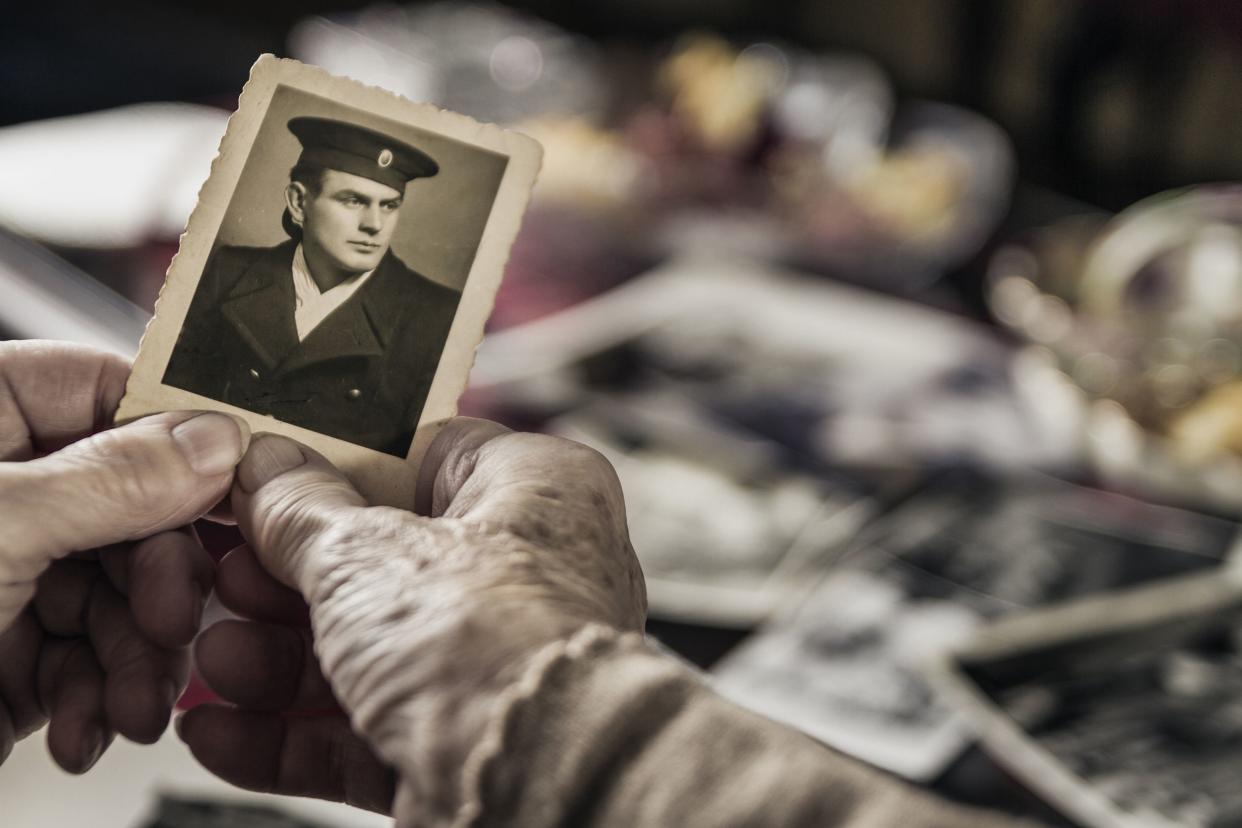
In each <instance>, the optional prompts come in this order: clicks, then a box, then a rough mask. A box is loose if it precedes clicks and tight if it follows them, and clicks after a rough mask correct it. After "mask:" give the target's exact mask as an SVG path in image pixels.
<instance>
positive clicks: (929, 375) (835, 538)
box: [463, 258, 1072, 627]
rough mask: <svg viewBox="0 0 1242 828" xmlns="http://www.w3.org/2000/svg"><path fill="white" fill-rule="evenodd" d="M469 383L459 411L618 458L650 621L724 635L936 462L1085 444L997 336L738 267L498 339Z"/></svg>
mask: <svg viewBox="0 0 1242 828" xmlns="http://www.w3.org/2000/svg"><path fill="white" fill-rule="evenodd" d="M893 330H901V331H902V332H903V336H902V337H900V338H894V337H893V336H891V334H889V333H888V332H890V331H893ZM471 381H472V389H471V392H470V394H469V395H468V397H467V400H466V401H465V404H464V406H463V409H464V411H465V413H471V414H476V415H481V416H489V417H492V418H495V419H499V420H501V421H504V422H509V423H512V424H514V425H520V426H523V427H528V428H529V427H534V428H539V429H542V430H545V431H548V432H551V433H555V434H560V435H563V436H567V437H571V438H573V439H576V440H579V441H581V442H584V443H587V444H588V445H591V446H594V447H595V448H597V449H598V450H600V451H601V452H603V453H604V454H605V455H606V456H607V457H608V458H609V459H610V460H611V461H612V463H613V464H614V465H615V466H616V468H617V470H618V473H619V475H620V477H621V480H622V484H623V486H624V489H625V492H626V497H627V506H628V511H629V516H630V528H631V532H632V534H633V537H634V546H635V548H636V549H637V550H638V554H639V557H640V558H641V560H642V563H643V567H644V571H645V572H646V574H647V581H648V590H649V597H650V604H651V612H652V614H653V616H655V617H659V618H664V619H674V620H683V621H693V622H699V623H708V624H714V625H728V626H738V627H750V626H753V625H755V624H756V623H758V622H761V621H763V620H764V619H766V618H767V617H769V616H770V615H771V614H772V612H773V611H774V610H775V609H777V608H779V607H787V606H789V605H790V604H791V602H796V600H798V598H799V597H800V596H801V595H803V594H805V592H806V589H807V587H808V586H809V585H812V584H813V583H814V582H815V580H816V579H817V578H818V576H819V575H820V574H821V573H822V572H823V571H825V569H826V568H828V566H829V565H830V563H831V560H832V558H833V557H834V556H835V555H837V554H839V553H840V551H841V550H842V549H843V548H844V547H845V546H846V545H847V544H848V543H849V542H850V541H852V540H853V539H854V538H855V537H856V536H857V535H858V533H859V531H860V530H861V529H862V527H864V526H865V525H866V524H867V523H869V522H870V521H871V519H873V518H874V517H875V516H876V515H877V514H879V513H880V512H882V511H883V509H884V508H885V506H886V504H888V503H889V502H891V501H893V500H894V499H895V498H897V497H899V496H901V495H903V494H904V493H905V492H906V491H908V490H909V488H910V487H911V486H912V485H915V484H917V481H918V479H919V477H920V476H921V475H922V470H923V469H925V468H926V467H927V466H929V465H937V464H942V463H956V462H959V461H963V460H966V461H977V462H978V463H981V464H984V465H996V466H1002V467H1004V466H1010V465H1022V466H1024V465H1029V464H1040V463H1056V462H1060V460H1061V459H1062V458H1064V457H1065V456H1067V455H1069V454H1071V453H1072V446H1070V445H1069V444H1068V443H1067V442H1066V441H1065V440H1064V439H1063V436H1064V431H1063V429H1062V428H1061V424H1060V422H1059V421H1049V422H1040V421H1039V420H1038V418H1033V417H1031V416H1029V415H1028V414H1027V413H1026V409H1025V407H1024V406H1022V405H1021V404H1020V401H1019V400H1018V399H1017V397H1016V395H1015V393H1014V390H1013V382H1012V376H1011V364H1010V361H1009V352H1008V351H1006V350H1005V348H1004V347H1003V346H1002V345H1001V344H1000V343H998V342H997V341H995V340H994V339H992V338H991V337H990V336H989V335H988V334H987V332H986V331H984V330H982V329H977V328H975V327H973V326H972V325H970V323H968V322H965V321H963V320H960V319H957V318H954V317H949V316H947V315H945V314H940V313H937V312H934V311H929V310H924V309H921V308H915V307H912V306H910V305H908V304H906V303H903V302H900V301H897V300H892V299H886V298H884V297H880V296H878V295H875V294H871V293H867V292H862V291H859V290H857V289H850V288H846V287H841V286H837V285H831V284H827V283H825V282H823V281H821V280H815V279H808V278H806V277H799V276H796V275H793V274H790V273H786V272H782V271H777V270H774V269H773V268H771V267H770V266H768V265H762V264H754V263H745V262H741V261H739V260H737V259H730V260H728V261H727V262H722V261H720V260H712V259H702V258H694V259H683V260H677V261H674V262H672V263H670V264H668V265H666V266H664V267H662V268H660V269H659V270H657V271H655V272H652V273H650V274H648V275H645V276H643V277H640V278H638V279H636V280H633V281H631V282H629V283H627V284H626V285H624V286H622V287H621V288H618V289H616V290H613V291H611V292H609V293H608V294H605V295H604V296H602V297H600V298H598V299H595V300H593V301H590V302H586V303H583V304H581V305H579V306H577V307H575V308H573V309H571V310H569V311H565V312H563V313H560V314H557V315H554V316H551V317H548V318H547V319H546V320H543V321H540V322H536V323H531V324H528V325H524V326H519V327H516V328H512V329H508V330H505V331H502V332H500V333H498V334H495V335H493V336H491V337H489V338H488V339H487V340H486V341H485V342H484V344H483V347H482V348H481V349H480V352H479V357H478V362H477V363H476V366H475V370H474V372H473V373H472V376H471Z"/></svg>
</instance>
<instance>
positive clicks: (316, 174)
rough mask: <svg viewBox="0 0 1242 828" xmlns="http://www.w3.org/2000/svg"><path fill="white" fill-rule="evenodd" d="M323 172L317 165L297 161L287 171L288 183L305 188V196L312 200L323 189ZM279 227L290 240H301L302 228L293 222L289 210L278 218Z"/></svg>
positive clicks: (286, 209)
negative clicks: (295, 183) (294, 183)
mask: <svg viewBox="0 0 1242 828" xmlns="http://www.w3.org/2000/svg"><path fill="white" fill-rule="evenodd" d="M323 171H324V168H323V167H321V166H319V165H318V164H310V163H307V162H306V161H299V162H298V163H297V164H296V165H295V166H294V168H293V169H291V170H289V181H290V182H297V183H298V184H301V185H302V186H303V187H305V188H306V195H307V196H308V197H310V198H314V197H315V196H317V195H319V193H320V192H321V191H322V189H323ZM280 226H281V227H283V228H284V229H285V233H287V234H288V235H289V237H290V238H292V239H297V240H298V241H301V240H302V228H301V227H299V226H298V225H297V224H295V223H294V221H293V216H291V215H289V208H288V207H286V208H285V212H284V214H283V215H281V217H280Z"/></svg>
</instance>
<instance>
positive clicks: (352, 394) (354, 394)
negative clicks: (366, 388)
mask: <svg viewBox="0 0 1242 828" xmlns="http://www.w3.org/2000/svg"><path fill="white" fill-rule="evenodd" d="M345 396H347V397H349V398H350V399H351V400H356V399H358V398H359V397H361V396H362V390H361V389H359V388H351V389H349V390H348V391H346V392H345Z"/></svg>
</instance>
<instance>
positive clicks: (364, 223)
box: [358, 204, 384, 233]
mask: <svg viewBox="0 0 1242 828" xmlns="http://www.w3.org/2000/svg"><path fill="white" fill-rule="evenodd" d="M382 210H383V208H381V207H380V205H378V204H372V205H370V206H368V207H365V208H363V210H362V216H361V217H360V218H359V219H358V227H359V228H360V229H362V230H364V231H365V232H367V233H378V232H379V231H380V230H382V229H383V228H384V214H383V212H382Z"/></svg>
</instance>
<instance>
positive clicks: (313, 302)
mask: <svg viewBox="0 0 1242 828" xmlns="http://www.w3.org/2000/svg"><path fill="white" fill-rule="evenodd" d="M374 272H375V271H374V270H368V271H367V272H366V273H359V274H358V275H357V276H352V277H350V278H349V279H346V280H345V281H344V282H341V283H340V284H339V285H336V286H335V287H332V288H329V289H328V290H325V291H323V292H320V290H319V285H317V284H315V280H314V278H312V277H311V275H310V268H309V267H307V266H306V254H305V253H303V252H302V245H300V244H299V245H298V249H297V250H295V251H294V253H293V297H294V299H293V321H294V323H295V324H296V325H297V328H298V342H302V341H304V340H305V339H306V337H308V336H310V332H311V331H313V330H315V328H316V327H318V325H319V323H320V322H322V321H323V320H324V319H326V318H327V317H328V314H330V313H332V311H334V310H336V309H337V308H339V307H340V306H341V305H343V304H345V303H346V302H347V301H348V300H349V297H351V296H353V295H354V292H355V291H356V290H358V288H360V287H362V285H363V284H364V283H365V282H366V280H367V279H370V278H371V274H372V273H374Z"/></svg>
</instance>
